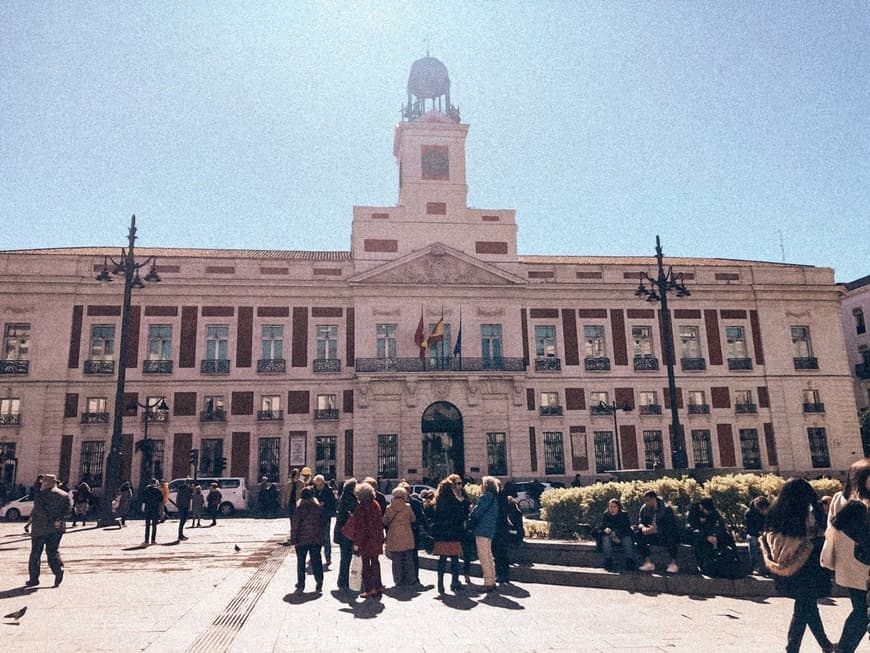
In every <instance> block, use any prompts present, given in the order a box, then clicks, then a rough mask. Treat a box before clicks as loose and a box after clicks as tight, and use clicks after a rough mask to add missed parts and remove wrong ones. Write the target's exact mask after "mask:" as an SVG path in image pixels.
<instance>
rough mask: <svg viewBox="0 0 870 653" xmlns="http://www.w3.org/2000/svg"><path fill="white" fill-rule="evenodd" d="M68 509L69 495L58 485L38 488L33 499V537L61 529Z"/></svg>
mask: <svg viewBox="0 0 870 653" xmlns="http://www.w3.org/2000/svg"><path fill="white" fill-rule="evenodd" d="M68 510H69V495H68V494H67V493H66V492H64V491H63V490H61V489H60V488H58V487H56V486H55V487H50V488H46V489H44V490H40V491H39V493H38V494H37V495H36V498H34V500H33V512H32V513H31V515H30V519H31V531H30V532H31V534H32V535H33V536H34V537H38V536H40V535H51V534H53V533H56V532H58V531H63V526H64V525H63V518H64V515H66V513H67V511H68Z"/></svg>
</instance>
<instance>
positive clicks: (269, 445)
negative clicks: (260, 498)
mask: <svg viewBox="0 0 870 653" xmlns="http://www.w3.org/2000/svg"><path fill="white" fill-rule="evenodd" d="M280 462H281V438H260V439H259V442H258V443H257V477H258V478H262V477H263V476H265V477H266V478H268V479H269V480H270V481H278V480H280V474H279V473H278V466H279V463H280Z"/></svg>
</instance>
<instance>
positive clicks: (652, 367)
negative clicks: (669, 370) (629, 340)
mask: <svg viewBox="0 0 870 653" xmlns="http://www.w3.org/2000/svg"><path fill="white" fill-rule="evenodd" d="M657 369H659V359H658V358H655V357H653V356H635V357H634V370H635V371H636V372H654V371H656V370H657Z"/></svg>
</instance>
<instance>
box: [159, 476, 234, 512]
mask: <svg viewBox="0 0 870 653" xmlns="http://www.w3.org/2000/svg"><path fill="white" fill-rule="evenodd" d="M186 480H187V479H184V478H176V479H173V480H172V481H170V482H169V500H170V502H172V501H175V497H176V495H177V494H178V488H179V487H181V486H182V485H184V483H185V482H186ZM195 483H196V484H197V485H198V486H199V487H201V488H202V491H203V493H204V494H208V489H209V487H210V486H211V484H212V483H217V484H218V490H220V491H221V495H222V496H221V505H220V514H221V515H223V516H224V517H229V516H230V515H232V514H233V513H234V512H236V511H237V510H247V509H248V486H247V484H246V483H245V479H243V478H241V477H228V478H197V479H196V481H195ZM177 510H178V508H176V507H175V504H174V503H167V504H166V512H167V513H169V514H172V513H174V512H176V511H177Z"/></svg>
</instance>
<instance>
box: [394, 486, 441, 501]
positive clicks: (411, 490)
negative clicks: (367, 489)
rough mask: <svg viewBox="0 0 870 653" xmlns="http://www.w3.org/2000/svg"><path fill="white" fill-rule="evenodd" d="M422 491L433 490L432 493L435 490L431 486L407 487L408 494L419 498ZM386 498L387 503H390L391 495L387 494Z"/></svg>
mask: <svg viewBox="0 0 870 653" xmlns="http://www.w3.org/2000/svg"><path fill="white" fill-rule="evenodd" d="M424 490H433V491H434V490H435V488H434V487H432V486H431V485H423V484H417V485H411V486H409V487H408V494H416V495H418V496H419V495H420V493H421V492H423V491H424ZM386 497H387V503H389V502H390V501H392V500H393V495H392V493H390V494H387V495H386Z"/></svg>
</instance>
